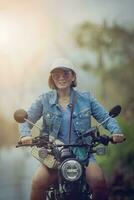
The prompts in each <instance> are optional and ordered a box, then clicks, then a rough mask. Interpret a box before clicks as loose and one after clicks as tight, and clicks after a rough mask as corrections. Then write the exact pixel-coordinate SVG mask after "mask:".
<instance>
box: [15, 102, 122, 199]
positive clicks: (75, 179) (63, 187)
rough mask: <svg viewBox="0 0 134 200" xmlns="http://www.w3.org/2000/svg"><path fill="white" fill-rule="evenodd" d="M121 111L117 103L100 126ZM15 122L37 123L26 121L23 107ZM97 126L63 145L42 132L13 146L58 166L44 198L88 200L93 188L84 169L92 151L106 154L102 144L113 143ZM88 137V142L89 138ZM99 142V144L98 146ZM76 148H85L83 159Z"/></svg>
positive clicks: (48, 165)
mask: <svg viewBox="0 0 134 200" xmlns="http://www.w3.org/2000/svg"><path fill="white" fill-rule="evenodd" d="M120 111H121V107H120V106H115V107H114V108H113V109H112V110H111V111H110V112H109V117H108V118H107V119H106V120H105V121H103V122H102V123H101V124H100V125H99V126H101V125H102V124H103V123H105V122H106V121H107V120H108V119H109V118H110V117H116V116H117V115H119V113H120ZM14 118H15V120H16V121H17V122H19V123H23V122H25V121H27V122H28V123H30V124H32V125H34V126H36V127H37V128H39V129H40V127H38V126H37V125H36V124H33V123H32V122H31V121H29V120H28V116H27V113H26V112H25V111H24V110H17V111H16V112H15V114H14ZM99 126H96V127H93V128H91V129H89V130H88V131H87V132H86V133H82V134H81V135H79V138H78V141H77V143H75V144H63V143H62V142H60V141H59V140H56V139H54V138H52V137H51V136H48V135H47V134H46V135H42V136H39V137H35V138H33V141H32V144H25V145H24V144H22V143H21V142H18V144H17V146H16V147H22V146H31V147H33V149H32V155H33V156H34V157H35V158H36V159H38V160H39V161H40V162H41V163H43V164H44V165H46V166H47V167H49V168H53V169H57V171H58V180H57V182H56V183H54V184H53V185H50V187H49V189H48V191H47V193H46V194H47V200H74V199H77V200H91V199H92V191H91V190H90V188H89V186H88V185H87V183H86V177H85V170H86V167H87V165H88V160H89V157H90V155H91V154H93V153H96V154H97V155H104V154H105V145H108V143H109V142H112V143H113V140H112V137H108V136H107V135H100V132H99ZM89 137H90V142H89V141H88V139H89ZM100 144H101V145H100ZM76 149H79V150H80V149H82V150H84V151H85V157H84V159H80V158H79V157H78V156H77V155H76V154H75V153H74V152H75V151H74V150H76Z"/></svg>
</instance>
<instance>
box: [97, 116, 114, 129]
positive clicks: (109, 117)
mask: <svg viewBox="0 0 134 200" xmlns="http://www.w3.org/2000/svg"><path fill="white" fill-rule="evenodd" d="M111 117H112V116H109V117H108V118H106V119H105V120H104V121H103V122H101V123H100V124H99V125H98V127H100V126H102V124H104V123H105V122H106V121H107V120H109V119H110V118H111Z"/></svg>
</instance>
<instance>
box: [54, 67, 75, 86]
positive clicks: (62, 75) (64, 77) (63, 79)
mask: <svg viewBox="0 0 134 200" xmlns="http://www.w3.org/2000/svg"><path fill="white" fill-rule="evenodd" d="M52 79H53V81H54V83H55V86H56V88H57V89H68V88H70V86H71V85H72V81H74V79H75V77H74V75H73V74H72V72H71V71H70V70H62V69H56V70H55V71H54V72H52Z"/></svg>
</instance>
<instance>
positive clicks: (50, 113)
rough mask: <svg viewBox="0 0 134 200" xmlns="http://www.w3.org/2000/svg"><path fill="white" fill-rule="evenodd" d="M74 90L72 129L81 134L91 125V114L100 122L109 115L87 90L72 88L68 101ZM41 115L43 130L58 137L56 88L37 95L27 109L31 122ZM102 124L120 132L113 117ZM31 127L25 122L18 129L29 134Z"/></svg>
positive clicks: (113, 131)
mask: <svg viewBox="0 0 134 200" xmlns="http://www.w3.org/2000/svg"><path fill="white" fill-rule="evenodd" d="M74 92H75V95H76V96H77V101H76V103H75V106H74V111H73V116H72V117H73V118H72V123H73V131H75V132H76V133H79V134H83V133H84V132H86V131H87V130H88V129H89V128H90V127H91V116H93V117H94V118H95V119H96V120H97V121H98V122H99V123H101V122H102V121H104V120H105V119H106V118H107V117H108V116H109V114H108V112H107V111H106V110H105V109H104V108H103V106H102V105H100V104H99V102H98V101H97V100H96V99H95V98H94V97H93V96H92V95H91V94H90V93H89V92H80V91H78V90H74V89H72V91H71V99H70V101H72V96H73V94H74ZM41 117H43V131H44V132H46V133H49V134H50V135H52V136H54V137H55V138H58V133H59V130H60V127H61V121H62V113H61V109H60V106H59V104H58V102H57V92H56V90H52V91H50V92H48V93H45V94H42V95H41V96H39V98H38V99H37V100H36V101H35V102H34V103H33V104H32V105H31V107H30V108H29V109H28V119H29V120H31V121H32V122H33V123H36V122H37V120H39V119H40V118H41ZM103 126H104V128H105V129H107V130H108V131H109V132H111V133H119V132H121V129H120V127H119V126H118V123H117V121H116V120H115V119H113V118H110V119H109V120H108V121H107V122H105V123H104V124H103ZM31 128H32V126H31V125H29V124H28V123H27V122H25V123H23V124H20V127H19V130H20V133H21V135H22V136H28V135H31V131H30V129H31ZM72 134H73V133H72Z"/></svg>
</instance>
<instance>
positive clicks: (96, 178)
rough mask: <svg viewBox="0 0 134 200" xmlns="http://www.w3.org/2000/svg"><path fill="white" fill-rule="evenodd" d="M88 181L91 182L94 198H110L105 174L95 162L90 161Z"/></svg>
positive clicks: (95, 199)
mask: <svg viewBox="0 0 134 200" xmlns="http://www.w3.org/2000/svg"><path fill="white" fill-rule="evenodd" d="M86 178H87V183H88V184H89V186H90V188H91V190H92V194H93V200H108V192H107V186H106V181H105V178H104V174H103V172H102V170H101V168H100V167H99V166H98V165H97V163H95V162H91V163H89V165H88V167H87V169H86Z"/></svg>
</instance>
